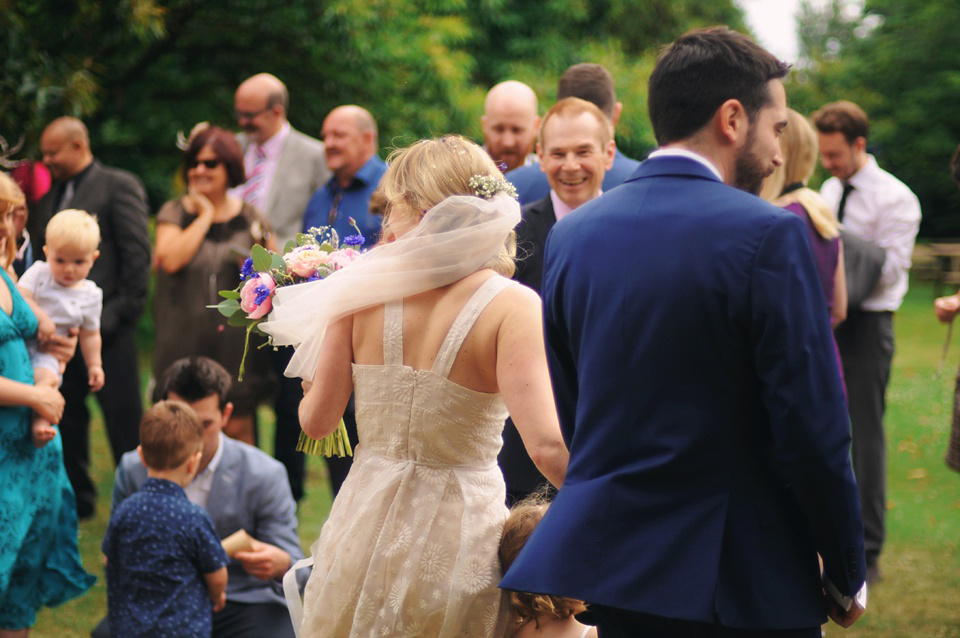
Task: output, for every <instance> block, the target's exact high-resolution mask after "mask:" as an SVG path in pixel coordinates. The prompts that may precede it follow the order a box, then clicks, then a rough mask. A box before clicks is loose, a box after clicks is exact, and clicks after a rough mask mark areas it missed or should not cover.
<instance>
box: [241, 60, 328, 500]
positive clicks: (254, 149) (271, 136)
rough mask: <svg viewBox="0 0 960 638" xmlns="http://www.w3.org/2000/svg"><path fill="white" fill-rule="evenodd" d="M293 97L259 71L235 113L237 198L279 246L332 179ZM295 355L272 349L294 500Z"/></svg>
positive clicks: (298, 479)
mask: <svg viewBox="0 0 960 638" xmlns="http://www.w3.org/2000/svg"><path fill="white" fill-rule="evenodd" d="M288 104H289V95H288V93H287V87H286V86H285V85H284V84H283V82H281V81H280V80H279V78H277V77H276V76H273V75H270V74H269V73H258V74H257V75H254V76H253V77H250V78H248V79H246V80H244V82H243V83H241V84H240V86H239V87H237V91H236V93H235V94H234V98H233V106H234V114H235V115H236V117H237V124H238V125H239V126H240V128H242V129H243V135H241V136H239V141H240V146H241V148H243V149H244V153H243V165H244V169H245V170H246V174H247V181H246V182H245V183H244V184H241V185H240V186H238V187H237V189H236V194H237V195H239V196H240V197H242V198H243V199H244V201H246V202H248V203H249V204H251V205H252V206H255V207H256V208H258V209H259V210H260V211H262V212H263V213H264V214H265V215H266V216H267V218H268V219H269V220H270V223H271V224H272V225H273V232H274V234H275V237H276V240H277V247H278V248H279V249H282V248H283V246H284V244H286V243H287V242H288V241H289V240H291V239H293V238H294V237H295V236H296V234H297V233H299V232H300V231H301V229H302V228H303V210H304V209H305V208H306V206H307V202H308V201H310V196H311V195H313V193H314V191H316V190H317V189H318V188H320V187H321V186H322V185H323V184H324V183H325V182H326V181H327V179H329V177H330V171H329V170H327V164H326V159H325V157H324V152H323V143H322V142H320V141H318V140H315V139H313V138H312V137H310V136H308V135H304V134H303V133H301V132H300V131H297V130H296V129H294V128H293V127H292V126H290V122H288V121H287V108H288ZM292 356H293V349H292V348H279V349H277V350H271V351H270V358H271V362H272V364H273V368H274V370H275V371H276V373H277V376H278V377H279V388H278V390H277V396H276V399H275V401H274V408H275V411H276V417H277V428H276V433H275V437H274V456H275V457H276V458H277V460H278V461H280V462H281V463H283V465H284V467H286V468H287V476H288V478H289V480H290V489H291V490H292V491H293V497H294V498H295V499H296V500H298V501H299V500H300V499H301V498H302V497H303V482H304V472H305V465H304V457H303V454H301V453H300V452H297V450H296V447H297V440H298V438H299V435H300V421H299V419H298V418H297V408H298V406H299V405H300V399H301V398H302V397H303V391H302V390H301V388H300V381H299V379H288V378H286V377H284V376H283V369H284V368H286V367H287V364H288V363H289V362H290V357H292ZM246 428H247V430H248V431H247V432H243V431H239V432H231V435H233V436H236V438H239V439H240V440H243V441H245V442H247V443H253V442H254V441H255V440H256V424H255V423H254V421H253V420H252V419H251V420H250V422H249V423H248V424H246Z"/></svg>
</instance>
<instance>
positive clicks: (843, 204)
mask: <svg viewBox="0 0 960 638" xmlns="http://www.w3.org/2000/svg"><path fill="white" fill-rule="evenodd" d="M852 190H853V184H851V183H850V182H846V183H844V185H843V195H841V196H840V205H839V206H837V221H839V222H842V221H843V209H844V208H845V207H846V206H847V195H849V194H850V191H852Z"/></svg>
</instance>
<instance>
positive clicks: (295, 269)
mask: <svg viewBox="0 0 960 638" xmlns="http://www.w3.org/2000/svg"><path fill="white" fill-rule="evenodd" d="M283 261H284V263H286V264H287V270H289V271H290V272H292V273H293V274H295V275H297V276H298V277H309V276H311V275H312V274H313V273H314V272H316V270H317V268H319V267H320V266H323V265H326V264H327V263H329V262H330V255H328V254H327V253H325V252H323V251H322V250H320V248H318V247H317V246H299V247H297V248H294V249H293V250H291V251H290V252H288V253H287V254H286V255H284V256H283Z"/></svg>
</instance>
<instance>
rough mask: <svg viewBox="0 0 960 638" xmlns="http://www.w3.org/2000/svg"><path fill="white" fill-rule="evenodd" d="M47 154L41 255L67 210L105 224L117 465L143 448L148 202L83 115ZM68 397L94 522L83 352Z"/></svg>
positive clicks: (37, 213)
mask: <svg viewBox="0 0 960 638" xmlns="http://www.w3.org/2000/svg"><path fill="white" fill-rule="evenodd" d="M40 149H41V151H42V153H43V161H44V163H45V164H46V165H47V167H48V168H49V169H50V174H51V176H52V177H53V180H54V181H53V185H52V186H51V187H50V190H49V191H48V192H47V194H46V195H45V196H44V197H43V198H41V199H40V201H38V202H37V204H36V205H35V206H34V207H33V208H31V210H30V217H29V219H28V220H27V230H28V231H29V232H30V236H31V237H32V238H33V242H34V254H35V255H42V254H43V252H42V246H43V244H44V231H45V229H46V225H47V222H48V221H49V220H50V218H51V217H52V216H53V215H54V214H55V213H57V212H59V211H61V210H63V209H64V208H79V209H82V210H86V211H88V212H90V213H92V214H94V215H96V216H97V221H98V222H99V224H100V235H101V243H100V257H99V258H98V259H97V260H96V261H95V262H94V264H93V268H92V269H91V271H90V275H89V278H90V279H91V280H93V281H94V282H95V283H96V284H97V285H98V286H100V288H101V289H102V290H103V310H102V313H101V318H100V332H101V335H102V337H103V348H102V357H103V370H104V373H105V375H106V384H105V385H104V386H103V389H102V390H100V392H99V393H97V399H98V401H99V403H100V407H101V408H102V410H103V417H104V422H105V424H106V428H107V434H108V437H109V439H110V449H111V451H112V452H113V459H114V462H115V463H116V462H118V461H119V459H120V457H121V456H123V454H124V452H128V451H130V450H133V449H135V448H136V447H137V444H138V443H139V432H138V427H139V424H140V416H141V413H142V406H141V403H140V368H139V365H138V363H137V344H136V339H135V328H136V324H137V320H138V319H139V318H140V314H141V313H142V312H143V307H144V304H145V303H146V299H147V283H148V281H149V279H150V239H149V237H148V235H147V210H148V206H147V196H146V193H145V192H144V188H143V184H142V183H141V182H140V180H139V179H138V178H137V177H136V176H134V175H133V174H131V173H128V172H127V171H122V170H119V169H116V168H110V167H108V166H104V165H103V164H101V163H100V162H98V161H97V160H96V159H94V157H93V152H92V151H91V150H90V136H89V134H88V133H87V127H86V126H84V124H83V122H81V121H80V120H78V119H77V118H75V117H61V118H58V119H56V120H54V121H53V122H51V123H50V124H49V125H48V126H47V128H46V129H45V130H44V132H43V135H42V136H41V138H40ZM60 391H61V392H62V393H63V396H64V398H65V399H66V408H65V409H64V413H63V419H62V420H61V421H60V424H59V429H60V435H61V436H62V437H63V456H64V459H63V460H64V465H65V466H66V470H67V476H68V477H69V478H70V483H71V484H72V485H73V490H74V492H75V493H76V497H77V514H78V515H79V517H80V518H88V517H90V516H92V515H93V513H94V503H95V502H96V489H95V487H94V484H93V481H92V480H91V479H90V476H89V473H88V467H89V449H90V445H89V436H88V435H89V427H90V413H89V412H88V410H87V405H86V398H87V393H88V392H89V385H88V383H87V368H86V364H85V363H84V361H83V354H82V353H81V352H80V351H79V349H78V350H77V354H76V356H74V358H73V360H71V361H70V363H69V364H68V365H67V369H66V371H65V372H64V375H63V385H62V386H61V388H60Z"/></svg>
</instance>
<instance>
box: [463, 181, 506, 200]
mask: <svg viewBox="0 0 960 638" xmlns="http://www.w3.org/2000/svg"><path fill="white" fill-rule="evenodd" d="M468 184H469V185H470V188H472V189H473V192H474V193H476V195H477V197H482V198H483V199H493V197H494V196H495V195H497V194H498V193H503V194H504V195H508V196H510V197H512V198H514V199H517V189H516V188H514V187H513V184H511V183H510V182H508V181H507V180H505V179H503V178H502V177H491V176H490V175H474V176H473V177H471V178H470V181H469V182H468Z"/></svg>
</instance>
